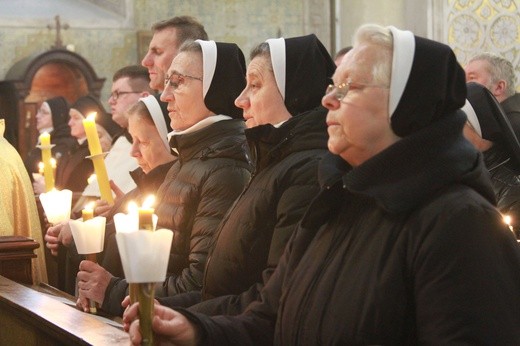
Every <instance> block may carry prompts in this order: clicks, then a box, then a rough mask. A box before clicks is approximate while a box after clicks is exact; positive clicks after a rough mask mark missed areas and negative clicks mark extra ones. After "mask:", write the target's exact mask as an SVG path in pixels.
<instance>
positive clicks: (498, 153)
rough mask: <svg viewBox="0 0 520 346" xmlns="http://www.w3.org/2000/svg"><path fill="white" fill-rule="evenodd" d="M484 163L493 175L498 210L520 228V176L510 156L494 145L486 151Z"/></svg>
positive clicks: (492, 180)
mask: <svg viewBox="0 0 520 346" xmlns="http://www.w3.org/2000/svg"><path fill="white" fill-rule="evenodd" d="M484 163H485V164H486V167H487V169H488V170H489V174H490V175H491V183H492V184H493V190H494V191H495V196H496V199H497V208H498V210H500V211H501V212H502V213H503V214H507V215H509V216H511V219H512V223H511V224H512V226H513V227H514V228H515V229H518V228H520V177H519V176H518V174H517V173H516V171H515V167H513V166H511V162H510V157H509V156H508V155H506V154H505V153H504V152H503V151H502V150H500V149H499V148H498V147H497V146H496V145H494V146H493V147H491V149H489V150H487V151H485V152H484Z"/></svg>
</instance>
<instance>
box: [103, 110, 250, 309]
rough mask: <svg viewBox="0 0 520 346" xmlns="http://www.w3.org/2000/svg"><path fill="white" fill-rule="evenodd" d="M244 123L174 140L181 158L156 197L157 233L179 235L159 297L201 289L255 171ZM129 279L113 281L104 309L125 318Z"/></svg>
mask: <svg viewBox="0 0 520 346" xmlns="http://www.w3.org/2000/svg"><path fill="white" fill-rule="evenodd" d="M244 127H245V125H244V122H243V121H242V120H238V119H233V120H224V121H219V122H216V123H214V124H212V125H209V126H207V127H205V128H203V129H201V130H198V131H195V132H192V133H187V134H182V135H177V136H173V137H172V138H171V140H170V145H171V146H172V147H173V148H174V149H176V150H177V151H178V159H177V161H175V163H174V164H173V166H172V168H171V169H170V170H169V172H168V175H167V177H166V178H165V181H164V183H163V184H162V185H161V187H160V188H159V191H158V192H157V201H156V205H157V207H156V208H155V213H156V214H157V216H158V228H167V229H171V230H172V231H173V232H174V236H173V242H172V247H171V253H170V261H169V264H168V279H167V280H166V281H165V282H164V284H163V286H162V287H161V288H160V289H158V290H157V292H156V295H157V296H158V297H160V296H164V295H173V294H176V293H181V292H189V291H192V290H200V289H201V288H202V276H203V272H204V266H205V265H206V259H207V255H208V252H209V250H210V246H211V243H212V237H213V236H214V234H215V231H216V229H217V226H218V225H219V223H220V221H221V220H222V218H223V217H224V215H225V213H226V212H227V210H228V209H229V207H230V206H231V205H232V204H233V202H234V201H235V199H236V198H237V197H238V196H239V195H240V193H241V192H242V190H243V189H244V187H245V186H246V184H247V183H248V182H249V179H250V172H251V170H252V167H251V164H250V160H249V150H248V147H247V143H246V139H245V135H244ZM127 287H128V284H127V283H126V281H125V280H122V279H120V278H114V279H112V280H111V282H110V284H109V286H108V288H107V290H106V293H105V299H104V302H103V308H105V309H107V310H109V311H111V312H112V313H117V314H121V313H122V310H121V301H122V300H123V298H124V297H125V295H126V290H127Z"/></svg>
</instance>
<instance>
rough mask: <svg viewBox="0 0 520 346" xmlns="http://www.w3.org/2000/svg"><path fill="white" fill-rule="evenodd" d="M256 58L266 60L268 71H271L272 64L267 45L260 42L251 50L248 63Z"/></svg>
mask: <svg viewBox="0 0 520 346" xmlns="http://www.w3.org/2000/svg"><path fill="white" fill-rule="evenodd" d="M256 57H263V58H267V62H268V63H269V70H270V71H273V64H272V62H271V48H270V47H269V43H267V42H262V43H260V44H258V45H256V46H255V47H253V49H251V53H250V54H249V61H251V60H253V59H254V58H256Z"/></svg>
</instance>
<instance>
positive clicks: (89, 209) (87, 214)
mask: <svg viewBox="0 0 520 346" xmlns="http://www.w3.org/2000/svg"><path fill="white" fill-rule="evenodd" d="M81 217H82V218H83V221H87V220H90V219H93V218H94V202H90V203H88V204H87V205H86V206H85V208H83V209H82V210H81Z"/></svg>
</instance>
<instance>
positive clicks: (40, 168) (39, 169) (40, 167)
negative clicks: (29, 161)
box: [38, 162, 45, 174]
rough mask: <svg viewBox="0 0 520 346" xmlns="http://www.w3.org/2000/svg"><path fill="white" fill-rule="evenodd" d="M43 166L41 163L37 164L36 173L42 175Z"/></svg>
mask: <svg viewBox="0 0 520 346" xmlns="http://www.w3.org/2000/svg"><path fill="white" fill-rule="evenodd" d="M44 166H45V164H44V163H43V162H40V163H38V172H39V173H40V174H43V170H44Z"/></svg>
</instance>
